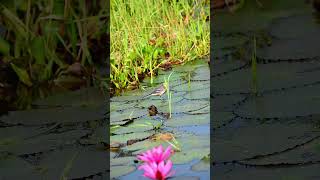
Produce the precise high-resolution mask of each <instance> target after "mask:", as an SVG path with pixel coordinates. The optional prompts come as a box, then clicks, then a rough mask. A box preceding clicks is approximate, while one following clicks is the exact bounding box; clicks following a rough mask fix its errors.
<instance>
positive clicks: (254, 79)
mask: <svg viewBox="0 0 320 180" xmlns="http://www.w3.org/2000/svg"><path fill="white" fill-rule="evenodd" d="M256 53H257V49H256V38H255V37H254V39H253V53H252V58H251V70H252V88H253V94H254V95H257V80H258V79H257V56H256Z"/></svg>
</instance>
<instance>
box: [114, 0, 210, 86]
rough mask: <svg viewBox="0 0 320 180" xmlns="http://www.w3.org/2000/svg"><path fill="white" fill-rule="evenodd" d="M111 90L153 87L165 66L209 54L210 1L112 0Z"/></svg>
mask: <svg viewBox="0 0 320 180" xmlns="http://www.w3.org/2000/svg"><path fill="white" fill-rule="evenodd" d="M110 3H111V4H110V8H111V13H110V24H111V26H110V46H111V47H110V48H111V49H110V51H111V52H110V53H111V55H110V63H111V74H110V81H111V86H112V87H111V88H112V89H114V90H122V89H125V88H127V87H129V86H130V87H132V86H135V87H138V86H139V82H141V80H142V79H143V78H144V77H145V76H150V77H151V83H152V81H153V78H154V77H155V76H156V74H157V71H158V69H159V67H160V66H161V65H162V64H169V63H174V64H181V63H185V62H188V61H192V60H194V59H197V58H202V57H205V56H207V55H209V49H210V47H209V41H210V37H209V36H210V29H209V26H210V25H209V22H208V18H209V14H210V13H209V1H203V0H202V1H188V0H182V1H179V2H176V1H171V0H165V1H156V0H128V1H121V0H111V1H110Z"/></svg>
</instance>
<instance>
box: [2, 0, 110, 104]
mask: <svg viewBox="0 0 320 180" xmlns="http://www.w3.org/2000/svg"><path fill="white" fill-rule="evenodd" d="M108 10H109V8H108V5H107V1H97V0H93V1H63V0H57V1H53V0H49V1H44V0H15V1H3V0H1V1H0V14H1V17H0V32H1V33H0V59H1V61H0V62H1V63H0V70H1V77H0V85H1V86H0V100H1V102H7V103H8V102H12V101H14V102H15V106H17V107H19V108H24V107H26V106H28V105H29V104H30V102H31V101H32V99H33V98H34V97H39V96H40V97H41V96H46V95H48V94H50V93H51V92H52V91H53V90H57V89H59V90H69V89H71V90H73V89H78V88H79V87H81V86H87V85H88V84H94V83H95V82H98V81H96V80H97V79H99V78H98V77H97V76H96V65H98V64H100V65H102V66H106V65H103V64H104V63H106V59H107V46H108V45H107V41H108V39H107V37H108V36H107V29H108V26H107V19H108ZM8 94H10V95H8ZM11 97H12V98H11Z"/></svg>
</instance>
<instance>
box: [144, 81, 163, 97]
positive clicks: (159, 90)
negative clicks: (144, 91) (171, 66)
mask: <svg viewBox="0 0 320 180" xmlns="http://www.w3.org/2000/svg"><path fill="white" fill-rule="evenodd" d="M165 92H166V87H165V86H164V84H161V86H160V87H158V88H157V89H155V90H154V91H152V93H150V94H148V95H146V96H144V97H143V98H146V97H149V96H161V95H162V94H164V93H165Z"/></svg>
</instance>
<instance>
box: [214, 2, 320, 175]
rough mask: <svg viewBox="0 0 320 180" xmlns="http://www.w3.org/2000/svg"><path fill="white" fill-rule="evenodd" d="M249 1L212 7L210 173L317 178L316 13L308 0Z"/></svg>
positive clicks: (319, 33) (319, 32) (319, 65)
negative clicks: (233, 7)
mask: <svg viewBox="0 0 320 180" xmlns="http://www.w3.org/2000/svg"><path fill="white" fill-rule="evenodd" d="M245 2H246V3H245V6H244V7H242V8H241V9H239V10H238V11H237V12H235V13H234V14H232V15H231V14H230V13H226V12H222V11H217V12H216V14H215V22H214V27H216V28H215V29H214V30H213V31H214V35H213V37H214V40H215V41H214V42H215V43H214V52H215V54H214V55H213V56H214V63H213V69H214V70H213V71H214V73H213V74H211V81H212V84H213V87H212V91H213V92H212V93H211V94H212V97H213V99H212V101H213V103H212V104H213V105H212V106H211V108H212V111H211V113H213V114H214V119H213V120H212V121H211V122H212V123H213V126H214V129H213V132H212V133H213V137H214V138H213V139H212V140H211V143H212V147H213V150H212V151H213V155H212V156H213V161H214V164H213V167H212V170H213V171H212V173H213V174H212V175H213V177H214V178H215V179H230V180H231V179H235V180H238V179H281V180H285V179H290V180H298V179H301V180H302V179H303V180H306V179H320V174H319V169H320V129H319V123H320V116H319V114H320V111H319V106H320V101H319V95H320V79H319V76H320V51H319V42H320V24H319V23H318V20H317V17H319V15H317V13H315V12H314V10H313V9H312V7H311V5H310V4H306V3H305V2H303V1H289V0H283V1H273V0H271V1H269V2H268V1H260V2H261V3H262V6H263V8H259V5H257V3H256V2H255V1H245ZM254 38H255V39H254ZM253 39H254V40H256V44H257V46H256V49H254V48H253V47H254V43H253V42H255V41H253ZM235 55H236V56H235ZM252 59H255V60H256V62H257V65H256V67H255V69H256V74H254V73H253V70H252V69H253V68H252V67H253V65H251V63H250V62H251V60H252ZM252 62H253V61H252ZM254 77H255V78H256V80H257V81H256V83H255V84H254V83H253V78H254ZM253 86H255V87H256V89H257V91H256V94H254V93H252V92H253V91H252V87H253Z"/></svg>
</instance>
